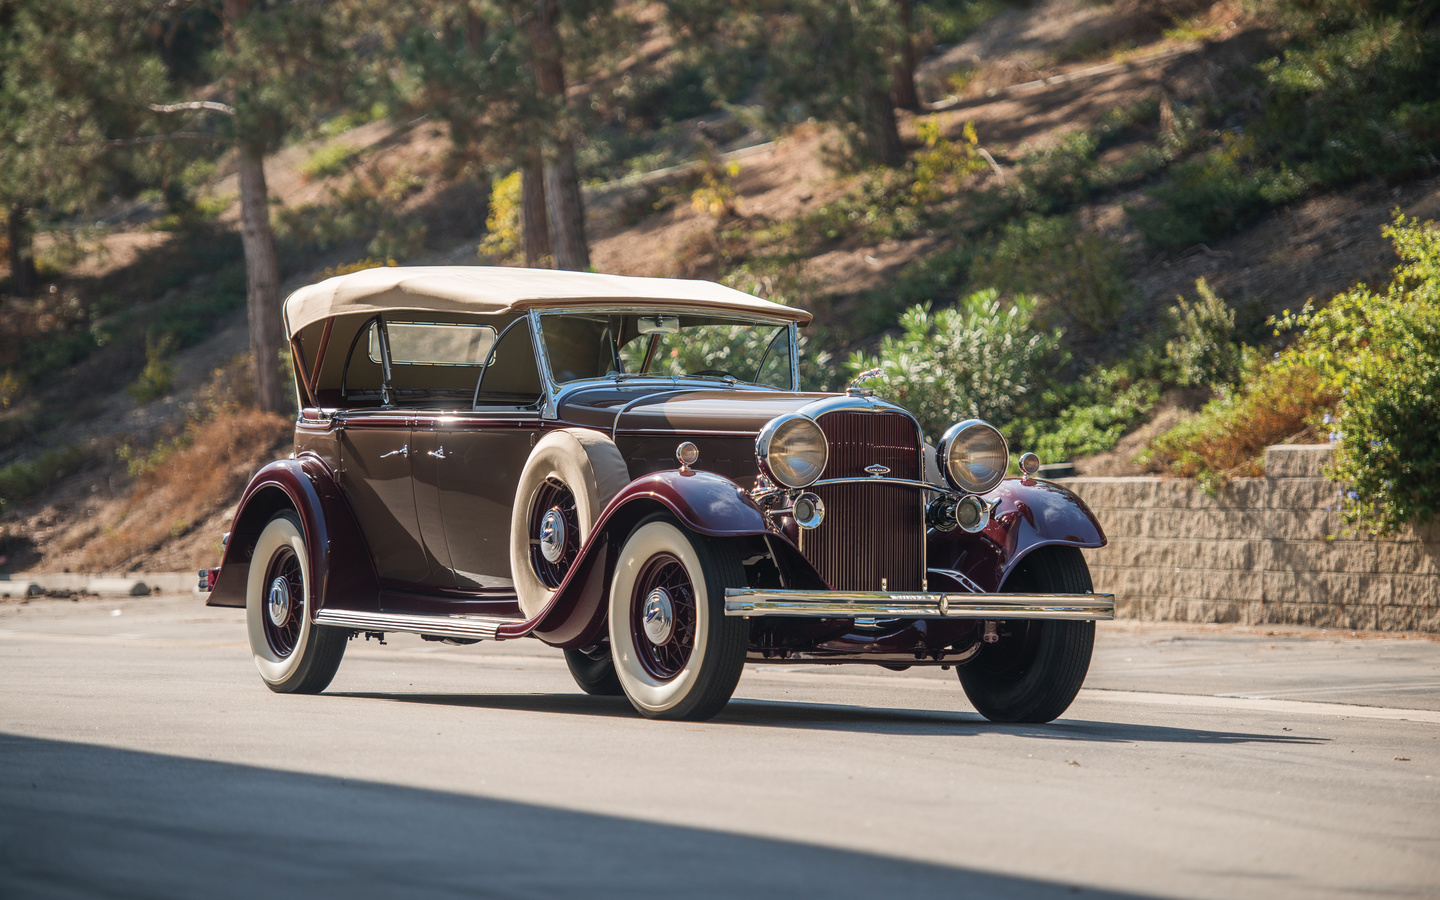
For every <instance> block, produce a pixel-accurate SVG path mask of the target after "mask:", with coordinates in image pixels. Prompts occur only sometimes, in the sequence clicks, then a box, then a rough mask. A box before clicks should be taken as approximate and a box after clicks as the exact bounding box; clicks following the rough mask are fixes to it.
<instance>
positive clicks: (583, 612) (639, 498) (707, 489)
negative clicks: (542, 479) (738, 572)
mask: <svg viewBox="0 0 1440 900" xmlns="http://www.w3.org/2000/svg"><path fill="white" fill-rule="evenodd" d="M664 511H668V512H669V513H670V514H671V515H673V516H675V518H677V519H679V520H680V523H681V524H682V525H684V526H685V527H686V528H687V529H689V530H690V531H694V532H696V533H698V534H703V535H708V536H710V537H744V536H746V535H757V534H765V533H766V531H767V529H766V527H765V513H764V512H762V511H761V510H760V507H759V506H756V505H755V501H754V500H753V499H751V497H750V495H749V494H748V493H746V491H745V489H744V488H742V487H740V486H739V485H738V484H736V483H735V482H733V481H731V480H730V479H728V478H725V477H723V476H720V475H716V474H714V473H711V472H697V471H695V470H693V469H686V470H667V471H662V472H655V473H653V474H650V475H646V476H645V477H643V478H637V479H636V480H635V481H632V482H630V483H629V484H627V485H626V486H625V487H624V488H623V489H622V490H621V491H620V493H618V494H616V495H615V498H614V499H613V500H611V501H610V503H609V505H607V506H606V507H605V510H604V512H602V513H601V514H600V518H599V519H598V520H597V521H596V523H595V528H594V529H593V530H592V531H591V532H590V538H589V540H587V541H586V542H585V546H584V547H583V548H582V549H581V551H580V555H579V557H578V558H577V559H576V560H575V563H574V565H573V566H572V567H571V570H570V572H569V573H568V574H567V577H566V578H565V581H564V583H562V584H561V585H560V587H559V589H558V590H557V591H556V592H555V597H554V598H553V599H552V600H551V602H550V606H549V607H548V608H547V609H546V610H545V612H544V613H543V614H542V615H541V617H540V620H539V622H537V623H536V625H535V628H534V630H533V632H532V633H533V634H534V635H535V636H536V637H538V638H540V639H541V640H543V641H545V642H546V643H549V644H554V645H556V646H561V647H579V646H585V645H587V644H590V643H593V642H594V640H595V638H596V637H597V636H598V635H599V629H600V626H601V625H602V624H603V623H604V621H605V612H606V604H605V598H606V595H607V593H608V591H609V586H610V579H611V577H612V576H613V575H614V565H615V558H616V556H617V555H618V553H619V551H620V547H621V546H622V545H623V544H624V543H625V538H626V537H627V536H628V535H629V534H630V532H631V530H632V529H634V527H635V526H636V525H637V524H638V523H639V522H640V520H641V519H643V518H645V517H646V516H648V515H651V514H652V513H656V512H664Z"/></svg>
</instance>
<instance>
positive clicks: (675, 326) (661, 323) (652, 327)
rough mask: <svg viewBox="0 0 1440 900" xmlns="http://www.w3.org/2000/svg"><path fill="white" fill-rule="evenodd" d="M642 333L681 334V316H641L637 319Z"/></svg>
mask: <svg viewBox="0 0 1440 900" xmlns="http://www.w3.org/2000/svg"><path fill="white" fill-rule="evenodd" d="M635 327H636V329H637V330H638V331H639V332H640V333H641V334H679V333H680V317H679V316H641V317H640V318H638V319H636V320H635Z"/></svg>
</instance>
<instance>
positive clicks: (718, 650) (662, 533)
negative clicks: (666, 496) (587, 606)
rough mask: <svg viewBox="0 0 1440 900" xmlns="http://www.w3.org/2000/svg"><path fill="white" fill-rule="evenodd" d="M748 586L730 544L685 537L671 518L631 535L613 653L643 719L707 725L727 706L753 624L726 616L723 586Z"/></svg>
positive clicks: (621, 571) (614, 591)
mask: <svg viewBox="0 0 1440 900" xmlns="http://www.w3.org/2000/svg"><path fill="white" fill-rule="evenodd" d="M744 583H745V570H744V568H743V567H742V566H741V564H740V561H739V556H738V555H737V554H736V552H735V551H734V550H733V549H732V547H731V546H730V544H728V543H727V542H725V541H723V540H717V539H711V538H706V537H703V536H701V535H695V534H692V533H690V532H687V531H685V530H684V529H682V528H681V527H679V525H678V524H677V523H676V522H675V520H674V519H672V518H670V517H669V516H665V515H661V516H655V517H652V518H650V519H647V520H645V521H643V522H642V523H641V524H640V525H639V526H638V527H637V528H636V529H635V530H634V531H632V532H631V533H630V537H629V538H628V539H627V540H626V541H625V546H624V547H623V548H622V549H621V551H620V557H619V560H618V562H617V564H616V567H615V577H614V579H613V581H612V582H611V585H610V615H609V628H610V655H611V658H612V659H613V660H614V662H615V674H616V675H617V676H619V679H620V686H621V687H622V688H623V689H624V691H625V695H626V696H627V697H629V698H630V702H631V704H632V705H634V707H635V708H636V709H637V710H639V711H640V713H641V714H642V715H645V716H648V717H650V718H656V719H690V720H700V719H708V718H710V717H711V716H714V715H715V714H716V713H718V712H719V711H720V710H721V709H723V708H724V706H725V704H726V703H728V702H729V700H730V695H731V694H733V693H734V692H735V685H736V684H737V683H738V682H739V680H740V672H741V670H742V669H743V668H744V665H745V648H746V644H747V642H748V638H749V623H748V622H747V621H746V620H745V619H741V618H727V617H726V616H725V614H724V610H725V588H726V587H739V586H743V585H744Z"/></svg>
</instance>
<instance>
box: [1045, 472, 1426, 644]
mask: <svg viewBox="0 0 1440 900" xmlns="http://www.w3.org/2000/svg"><path fill="white" fill-rule="evenodd" d="M1328 454H1329V447H1327V446H1323V445H1320V446H1317V445H1291V446H1279V447H1271V448H1269V449H1268V450H1266V452H1265V472H1266V476H1265V477H1264V478H1237V479H1234V480H1232V481H1230V482H1229V483H1228V484H1226V485H1225V486H1224V487H1223V488H1222V489H1221V491H1220V494H1219V496H1218V497H1210V496H1208V495H1206V494H1205V492H1204V491H1203V490H1201V489H1200V487H1199V485H1197V484H1196V483H1195V482H1194V481H1192V480H1190V479H1178V478H1144V477H1142V478H1066V479H1063V480H1061V481H1059V482H1058V483H1059V484H1062V485H1064V486H1065V487H1067V488H1069V489H1070V490H1073V491H1074V492H1075V493H1077V494H1079V495H1080V496H1081V497H1082V498H1083V499H1084V500H1085V502H1086V503H1087V504H1089V506H1090V508H1091V509H1092V510H1093V511H1094V512H1095V515H1096V516H1097V517H1099V519H1100V523H1101V525H1102V526H1103V527H1104V529H1105V534H1106V536H1107V537H1109V539H1110V544H1109V546H1107V547H1105V548H1104V549H1101V550H1091V551H1086V558H1087V560H1088V562H1089V563H1090V572H1091V574H1092V576H1093V577H1094V580H1095V590H1097V591H1104V592H1110V593H1114V594H1115V605H1116V613H1117V615H1119V616H1121V617H1124V618H1135V619H1165V620H1172V621H1180V622H1240V623H1244V624H1249V625H1258V624H1267V623H1277V624H1295V625H1315V626H1322V627H1334V628H1365V629H1379V630H1384V631H1392V630H1419V631H1440V526H1437V525H1436V524H1431V525H1428V526H1426V527H1424V528H1410V529H1407V530H1406V531H1405V532H1404V533H1402V534H1401V535H1399V536H1398V537H1395V538H1391V539H1386V540H1375V539H1372V538H1366V537H1341V536H1340V534H1341V531H1342V527H1343V523H1342V522H1341V520H1340V514H1339V513H1338V512H1337V507H1338V505H1339V489H1338V487H1337V485H1335V484H1334V483H1333V482H1330V481H1327V480H1326V479H1325V478H1324V477H1323V475H1322V473H1321V468H1322V467H1323V465H1324V463H1325V460H1326V458H1327V456H1328ZM1332 535H1333V536H1334V537H1331V536H1332Z"/></svg>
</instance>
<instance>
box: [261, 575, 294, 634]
mask: <svg viewBox="0 0 1440 900" xmlns="http://www.w3.org/2000/svg"><path fill="white" fill-rule="evenodd" d="M266 606H268V607H269V612H270V621H271V622H273V623H274V624H275V625H276V626H277V627H278V626H283V625H284V624H285V622H286V620H288V619H289V618H290V583H289V582H287V581H286V580H285V579H284V578H280V577H277V578H276V579H275V580H274V581H272V582H270V599H269V602H268V603H267V604H266Z"/></svg>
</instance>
